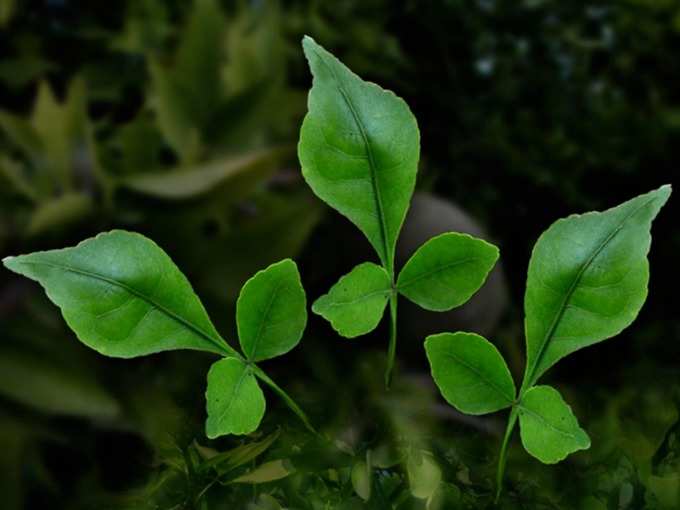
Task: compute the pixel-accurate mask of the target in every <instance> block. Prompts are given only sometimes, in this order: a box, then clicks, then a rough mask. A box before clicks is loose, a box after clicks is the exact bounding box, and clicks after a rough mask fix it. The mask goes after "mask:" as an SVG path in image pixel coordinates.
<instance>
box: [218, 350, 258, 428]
mask: <svg viewBox="0 0 680 510" xmlns="http://www.w3.org/2000/svg"><path fill="white" fill-rule="evenodd" d="M205 398H206V402H207V406H206V407H207V411H208V419H207V420H206V422H205V433H206V435H207V436H208V437H209V438H210V439H214V438H216V437H219V436H223V435H225V434H249V433H251V432H253V431H254V430H256V429H257V427H258V425H259V424H260V421H262V417H263V416H264V409H265V401H264V395H263V394H262V390H261V389H260V386H259V385H258V384H257V380H256V379H255V376H254V375H253V373H252V370H251V368H250V366H248V365H246V364H245V363H244V362H243V361H241V360H239V359H237V358H224V359H221V360H220V361H217V362H215V363H213V365H212V367H210V371H209V372H208V389H207V390H206V392H205Z"/></svg>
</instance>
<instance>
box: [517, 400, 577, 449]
mask: <svg viewBox="0 0 680 510" xmlns="http://www.w3.org/2000/svg"><path fill="white" fill-rule="evenodd" d="M517 407H518V408H519V409H520V411H524V412H525V413H527V414H530V415H531V416H533V417H534V418H536V419H537V420H538V421H540V422H541V423H543V424H544V425H546V426H547V428H549V429H551V430H553V431H555V432H557V433H558V434H561V435H563V436H566V437H569V438H571V439H574V440H575V439H576V433H572V432H567V431H566V430H562V429H560V428H558V427H556V426H555V425H554V424H553V423H551V422H550V421H548V420H547V419H546V418H545V417H544V416H542V415H541V414H539V413H537V412H536V411H534V410H532V409H529V408H528V407H526V406H524V405H522V404H521V403H520V404H517Z"/></svg>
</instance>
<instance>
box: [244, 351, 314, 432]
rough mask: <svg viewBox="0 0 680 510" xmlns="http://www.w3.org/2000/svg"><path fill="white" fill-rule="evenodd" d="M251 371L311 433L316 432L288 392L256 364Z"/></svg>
mask: <svg viewBox="0 0 680 510" xmlns="http://www.w3.org/2000/svg"><path fill="white" fill-rule="evenodd" d="M252 367H253V373H254V374H255V376H256V377H258V378H259V379H261V380H262V381H263V382H264V383H265V384H267V385H268V386H269V387H270V388H271V389H273V390H274V392H276V393H277V394H278V395H279V397H281V399H282V400H283V401H284V402H285V403H286V405H287V406H288V407H289V408H290V409H291V411H293V412H294V413H295V414H296V415H297V416H298V418H300V420H301V421H302V423H304V425H305V427H307V429H308V430H309V431H310V432H312V433H313V434H318V432H317V431H316V429H315V428H314V427H313V426H312V424H311V423H310V422H309V419H308V418H307V415H306V414H305V412H304V411H303V410H302V409H301V408H300V406H299V405H297V404H296V403H295V400H293V399H292V398H291V396H290V395H288V393H286V392H285V391H284V390H283V388H281V387H280V386H279V385H278V384H276V383H275V382H274V381H273V380H272V379H270V378H269V376H268V375H267V374H265V373H264V372H263V371H262V369H261V368H260V367H258V366H257V365H255V364H253V365H252Z"/></svg>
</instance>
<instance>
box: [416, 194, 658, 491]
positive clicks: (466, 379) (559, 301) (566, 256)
mask: <svg viewBox="0 0 680 510" xmlns="http://www.w3.org/2000/svg"><path fill="white" fill-rule="evenodd" d="M670 194H671V187H670V186H662V187H661V188H659V189H657V190H655V191H652V192H650V193H647V194H644V195H640V196H638V197H636V198H634V199H632V200H629V201H627V202H625V203H623V204H621V205H619V206H618V207H614V208H613V209H609V210H607V211H604V212H591V213H587V214H583V215H572V216H569V217H568V218H565V219H561V220H559V221H557V222H555V223H554V224H553V225H552V226H551V227H550V228H549V229H548V230H546V231H545V232H544V233H543V235H541V237H540V238H539V240H538V241H537V243H536V246H535V247H534V250H533V253H532V256H531V260H530V262H529V270H528V277H527V289H526V295H525V303H524V306H525V315H526V320H525V323H526V339H527V365H526V370H525V374H524V380H523V383H522V387H521V389H520V392H519V396H518V398H517V399H514V400H513V401H512V402H511V403H510V405H512V409H511V411H510V416H509V419H508V425H507V428H506V432H505V436H504V438H503V442H502V445H501V452H500V458H499V461H498V473H497V491H498V492H497V497H498V496H500V491H501V487H502V481H503V476H504V473H505V462H506V458H507V447H508V444H509V441H510V438H511V437H512V432H513V430H514V427H515V425H516V424H517V421H519V423H520V428H521V435H522V443H523V444H524V446H525V448H526V450H527V451H528V452H529V453H530V454H531V455H533V456H535V457H536V458H538V459H539V460H541V461H542V462H545V463H555V462H559V461H561V460H563V459H564V458H566V457H567V456H568V455H569V454H570V453H573V452H575V451H578V450H582V449H586V448H588V447H589V446H590V440H589V439H588V436H587V435H586V433H585V432H584V431H583V430H582V429H581V428H580V427H579V426H578V422H577V421H576V418H575V417H574V415H573V414H572V413H571V409H570V408H569V406H568V405H567V404H566V403H565V402H564V400H563V399H562V397H561V396H560V394H559V393H558V392H557V390H555V389H553V388H550V387H547V386H535V384H536V382H537V381H538V379H539V378H540V376H541V375H543V374H544V373H545V371H546V370H548V369H549V368H550V367H551V366H552V365H554V364H555V363H556V362H557V361H559V360H560V359H561V358H563V357H564V356H567V355H568V354H570V353H572V352H575V351H577V350H578V349H581V348H582V347H586V346H588V345H592V344H594V343H597V342H600V341H602V340H605V339H607V338H610V337H612V336H614V335H617V334H618V333H620V332H621V331H622V330H623V329H624V328H626V327H627V326H628V325H630V324H631V323H632V322H633V320H634V319H635V317H636V316H637V314H638V312H639V311H640V308H641V307H642V305H643V303H644V301H645V299H646V297H647V283H648V280H649V262H648V260H647V253H648V252H649V248H650V245H651V234H650V228H651V224H652V221H653V220H654V218H655V217H656V215H657V214H658V212H659V210H660V209H661V207H663V205H664V204H665V203H666V201H667V200H668V198H669V196H670ZM445 335H447V334H442V335H435V337H434V339H435V340H437V339H439V340H438V341H439V342H441V345H440V346H439V348H440V349H441V352H436V353H435V352H431V351H433V345H432V344H431V343H430V342H431V341H432V340H433V338H432V337H430V339H428V341H427V343H426V349H427V350H428V358H429V359H430V364H431V366H432V373H433V376H434V378H435V381H436V382H437V385H438V386H439V388H440V390H441V392H442V394H443V395H444V397H445V398H446V399H447V400H448V401H449V402H450V403H451V404H452V405H454V406H456V407H458V408H459V409H461V410H462V411H463V412H467V413H469V414H474V411H475V409H483V405H482V404H483V403H482V402H476V401H475V400H474V395H478V394H480V393H481V392H483V391H484V390H488V381H489V375H488V374H487V373H486V372H483V371H481V370H480V368H479V366H478V365H477V364H473V361H474V362H478V361H479V360H478V358H476V357H472V356H469V355H468V356H467V357H464V356H462V355H460V352H456V355H458V356H459V358H460V359H462V360H463V361H465V362H466V363H467V365H468V368H469V367H473V368H474V369H475V370H467V371H465V372H464V375H460V376H456V377H454V376H453V375H451V374H453V373H454V372H456V371H458V370H460V368H459V367H458V365H452V364H450V365H446V364H445V363H444V358H445V356H446V354H447V353H448V352H449V351H451V350H453V349H456V351H460V350H461V348H460V347H459V346H460V345H461V343H460V342H459V343H454V341H453V336H451V337H446V336H445ZM446 340H448V341H446ZM445 341H446V343H444V342H445ZM475 342H476V343H477V344H479V345H480V346H481V345H486V344H483V343H480V340H479V339H477V340H475ZM473 343H474V342H473ZM435 345H436V344H435ZM489 345H490V344H489ZM470 349H471V350H472V349H473V347H470ZM487 350H488V347H487ZM490 358H491V357H490ZM483 363H484V364H485V367H486V368H487V369H488V370H491V369H492V367H496V370H499V369H498V367H501V366H502V367H505V364H504V363H503V362H502V360H500V359H498V358H496V357H495V356H494V357H493V359H488V360H484V361H483ZM475 381H476V382H475ZM471 386H472V387H474V388H475V390H474V392H471V393H472V395H470V394H466V393H465V390H466V388H469V387H471ZM499 394H500V392H495V394H492V395H491V396H484V398H488V400H487V401H485V403H486V404H487V405H488V406H489V410H490V411H492V410H497V409H501V408H503V407H508V405H504V406H503V405H501V403H502V400H501V398H500V397H499ZM466 399H468V400H472V401H473V403H474V404H476V405H477V406H479V407H478V408H475V407H474V406H472V408H471V410H470V409H465V408H464V407H462V406H461V404H465V403H466ZM490 411H488V412H490ZM482 412H487V411H482Z"/></svg>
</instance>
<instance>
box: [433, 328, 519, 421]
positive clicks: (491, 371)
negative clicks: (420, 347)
mask: <svg viewBox="0 0 680 510" xmlns="http://www.w3.org/2000/svg"><path fill="white" fill-rule="evenodd" d="M425 351H426V352H427V359H428V360H429V362H430V367H431V369H432V378H433V379H434V381H435V383H436V384H437V386H438V387H439V390H440V391H441V393H442V395H443V396H444V398H445V399H446V401H447V402H448V403H449V404H451V405H452V406H453V407H455V408H456V409H458V410H459V411H461V412H463V413H467V414H473V415H476V414H486V413H492V412H494V411H499V410H500V409H505V408H507V407H510V406H512V405H513V402H514V401H515V383H514V381H513V380H512V376H511V375H510V370H508V367H507V365H506V364H505V360H504V359H503V357H502V356H501V354H500V352H498V349H496V347H495V346H494V345H493V344H492V343H491V342H489V341H488V340H486V339H485V338H483V337H481V336H479V335H476V334H474V333H462V332H458V333H439V334H437V335H430V336H429V337H427V339H426V340H425Z"/></svg>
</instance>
